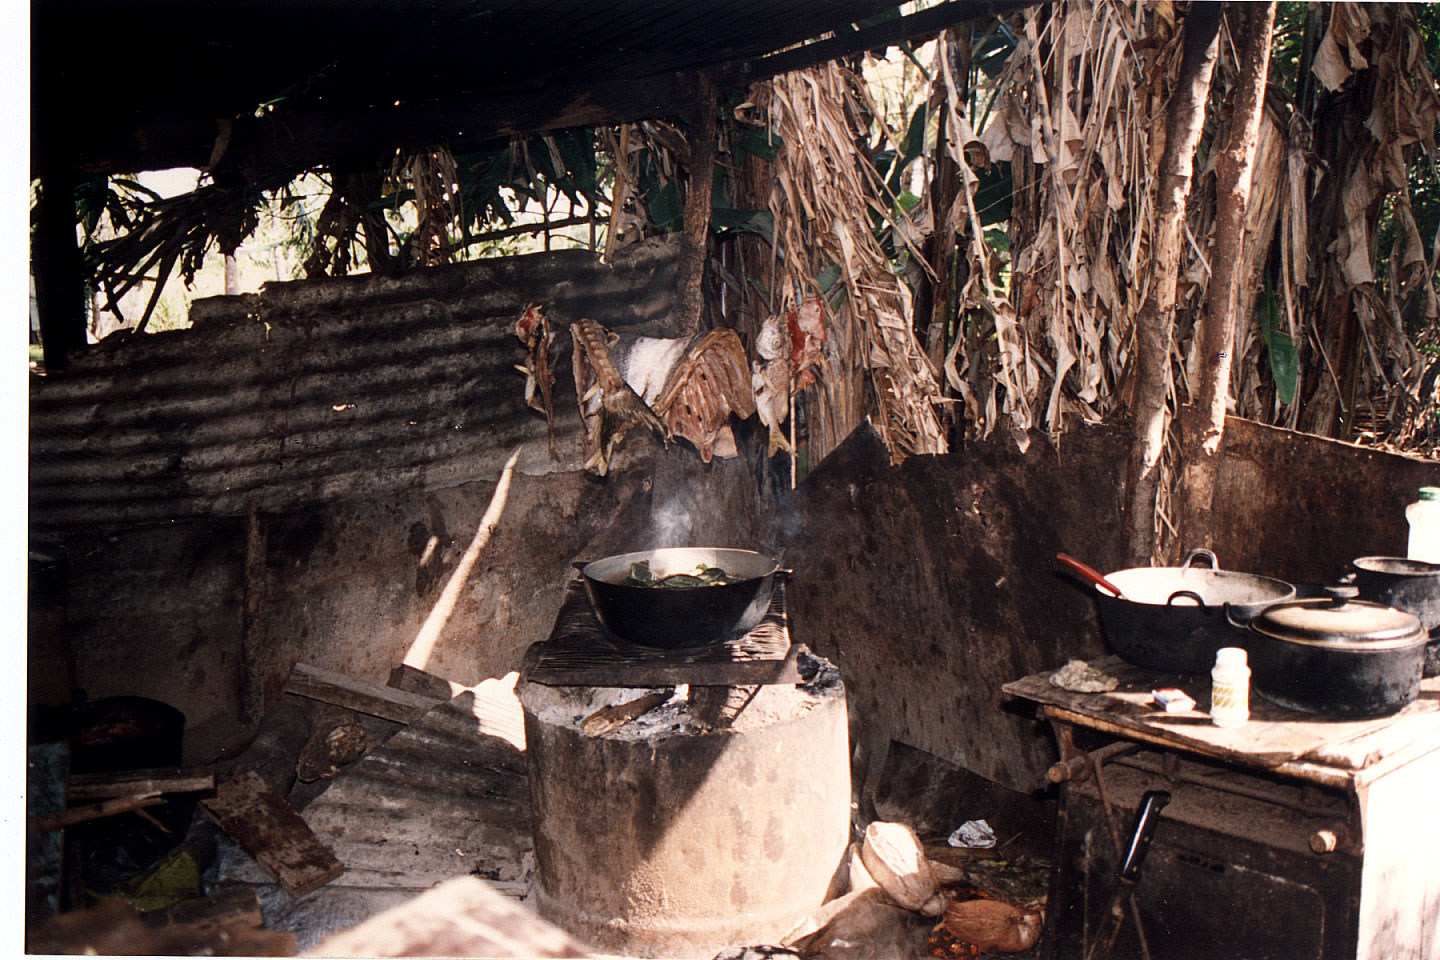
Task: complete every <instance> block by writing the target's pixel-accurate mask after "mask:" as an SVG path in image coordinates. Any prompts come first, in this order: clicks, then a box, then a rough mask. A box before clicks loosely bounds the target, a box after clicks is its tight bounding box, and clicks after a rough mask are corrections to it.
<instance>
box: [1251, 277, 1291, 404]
mask: <svg viewBox="0 0 1440 960" xmlns="http://www.w3.org/2000/svg"><path fill="white" fill-rule="evenodd" d="M1260 322H1261V331H1262V333H1263V334H1264V337H1265V347H1266V352H1267V353H1269V355H1270V376H1271V377H1272V378H1273V379H1274V381H1275V396H1276V397H1277V398H1278V399H1279V400H1280V402H1281V403H1282V404H1291V403H1294V402H1295V389H1296V387H1297V386H1298V384H1299V381H1300V355H1299V353H1298V352H1297V351H1296V349H1295V341H1293V340H1291V339H1290V334H1288V333H1286V332H1285V331H1284V330H1282V329H1280V318H1279V314H1278V310H1277V308H1276V305H1275V290H1274V287H1273V286H1272V285H1271V283H1270V275H1269V274H1268V273H1267V274H1266V275H1265V295H1264V297H1263V298H1262V300H1261V304H1260Z"/></svg>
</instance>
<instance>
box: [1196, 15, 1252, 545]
mask: <svg viewBox="0 0 1440 960" xmlns="http://www.w3.org/2000/svg"><path fill="white" fill-rule="evenodd" d="M1229 15H1230V17H1231V24H1232V28H1233V27H1238V26H1241V25H1242V24H1243V29H1239V30H1233V29H1232V33H1239V34H1241V41H1240V42H1241V47H1240V50H1239V64H1240V73H1239V80H1238V82H1237V83H1236V87H1235V101H1234V110H1233V112H1232V120H1231V127H1230V137H1229V140H1228V141H1227V143H1226V145H1225V149H1224V150H1223V151H1221V153H1220V154H1219V155H1218V156H1217V157H1216V159H1215V181H1216V184H1215V195H1216V217H1215V246H1214V253H1213V255H1212V256H1211V259H1210V283H1209V285H1208V286H1207V287H1206V290H1205V307H1204V310H1203V311H1202V313H1201V317H1200V330H1199V338H1200V344H1201V346H1200V365H1199V370H1198V376H1197V379H1198V391H1197V396H1196V400H1195V405H1194V407H1192V408H1191V409H1190V410H1188V411H1186V415H1185V416H1183V417H1182V421H1181V437H1182V439H1181V444H1182V446H1181V452H1182V457H1183V466H1182V468H1181V475H1180V478H1181V479H1180V484H1179V486H1178V488H1177V492H1178V493H1179V496H1178V498H1177V499H1178V500H1179V501H1180V530H1181V531H1183V533H1184V537H1185V545H1186V546H1188V547H1197V546H1207V547H1208V546H1210V542H1209V532H1208V531H1209V530H1210V524H1209V517H1210V510H1211V507H1212V505H1213V503H1214V499H1215V475H1216V472H1217V471H1218V468H1219V465H1220V457H1219V454H1220V441H1221V440H1222V439H1223V438H1224V436H1225V410H1226V404H1227V401H1228V399H1229V396H1230V366H1231V360H1232V357H1231V353H1232V352H1233V346H1232V345H1233V344H1234V342H1235V324H1236V321H1237V317H1236V314H1237V310H1236V303H1237V301H1238V299H1239V287H1240V282H1239V281H1240V276H1241V271H1242V265H1243V262H1244V256H1243V254H1244V247H1245V243H1246V240H1247V238H1246V236H1245V219H1246V216H1247V214H1248V212H1249V210H1248V206H1249V197H1250V185H1251V174H1252V173H1253V171H1254V166H1255V148H1256V144H1257V142H1258V141H1259V137H1260V117H1261V113H1262V109H1263V104H1264V97H1265V82H1266V77H1267V74H1268V72H1269V66H1270V36H1271V34H1272V33H1273V32H1274V28H1275V3H1274V0H1271V2H1269V3H1260V4H1254V5H1250V4H1241V5H1235V6H1232V7H1230V9H1229ZM1237 21H1238V22H1237Z"/></svg>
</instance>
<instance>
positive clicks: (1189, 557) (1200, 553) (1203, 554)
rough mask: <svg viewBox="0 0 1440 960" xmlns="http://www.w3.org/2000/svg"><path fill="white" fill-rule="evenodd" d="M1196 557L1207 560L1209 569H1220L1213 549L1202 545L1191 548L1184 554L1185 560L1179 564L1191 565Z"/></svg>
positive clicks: (1183, 565)
mask: <svg viewBox="0 0 1440 960" xmlns="http://www.w3.org/2000/svg"><path fill="white" fill-rule="evenodd" d="M1196 559H1202V560H1209V561H1210V569H1211V570H1219V569H1220V561H1219V560H1217V559H1215V551H1214V550H1206V549H1205V548H1204V547H1196V548H1195V549H1194V550H1191V551H1190V552H1189V553H1187V554H1185V562H1184V563H1182V564H1181V566H1182V567H1190V566H1193V565H1194V563H1195V561H1196Z"/></svg>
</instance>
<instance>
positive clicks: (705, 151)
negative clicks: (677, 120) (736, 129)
mask: <svg viewBox="0 0 1440 960" xmlns="http://www.w3.org/2000/svg"><path fill="white" fill-rule="evenodd" d="M715 109H716V97H715V87H714V85H713V84H712V83H711V82H710V78H709V77H707V76H705V74H703V73H702V74H701V75H700V103H699V105H698V106H697V108H696V116H695V122H694V124H693V125H692V126H691V128H690V129H691V134H690V163H689V173H690V187H689V192H688V193H686V195H685V228H684V231H683V233H682V240H681V246H680V263H679V267H678V269H677V270H676V274H675V285H676V287H677V288H678V289H677V292H678V294H679V299H678V302H677V305H676V306H677V312H678V313H679V315H680V329H681V331H682V332H684V333H686V334H696V333H699V332H700V331H701V330H703V329H704V326H705V324H704V319H705V256H706V252H707V249H708V247H709V242H708V241H709V238H710V194H711V188H712V186H713V183H714V179H715V138H716V136H717V130H716V122H715Z"/></svg>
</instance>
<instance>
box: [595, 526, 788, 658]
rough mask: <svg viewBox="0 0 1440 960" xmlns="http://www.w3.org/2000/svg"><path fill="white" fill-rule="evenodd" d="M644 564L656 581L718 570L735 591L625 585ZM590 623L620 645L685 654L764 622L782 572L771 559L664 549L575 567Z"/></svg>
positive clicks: (728, 551)
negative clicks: (592, 615) (601, 626)
mask: <svg viewBox="0 0 1440 960" xmlns="http://www.w3.org/2000/svg"><path fill="white" fill-rule="evenodd" d="M642 561H644V562H646V563H648V564H649V567H650V572H651V573H652V574H653V575H654V576H655V577H656V578H659V577H667V576H670V575H672V574H677V573H694V572H695V569H696V567H697V566H700V565H704V566H707V567H719V568H720V569H721V570H724V571H725V572H726V573H727V574H729V575H730V576H731V577H735V578H738V579H737V580H736V581H735V582H733V583H725V584H717V585H713V586H703V587H665V588H661V587H636V586H625V585H623V584H622V583H621V581H622V580H624V579H626V577H628V576H629V574H630V567H631V565H632V564H635V563H640V562H642ZM576 566H577V567H579V569H580V574H581V577H582V578H583V580H584V583H585V592H586V593H587V594H588V595H589V597H590V605H591V606H592V607H594V608H595V615H596V616H597V617H599V619H600V622H601V623H602V624H604V625H605V627H606V628H607V629H609V630H610V632H612V633H614V634H615V635H616V636H618V637H620V638H621V639H623V640H628V641H630V642H631V643H638V644H640V645H642V646H648V647H664V648H682V647H698V646H706V645H709V644H712V643H723V642H725V641H726V640H731V639H734V638H736V637H739V636H742V635H744V634H745V633H747V632H749V631H750V630H752V629H754V627H755V626H756V625H757V624H758V623H759V622H760V621H761V620H762V619H764V617H765V612H766V611H767V610H769V609H770V598H771V595H772V594H773V593H774V590H775V581H776V578H777V577H778V576H780V575H781V574H782V573H785V572H788V571H782V570H781V569H780V564H779V562H778V561H776V560H775V558H773V557H767V556H766V555H765V554H763V553H756V552H755V551H754V550H736V549H728V548H722V547H666V548H664V549H660V550H640V551H636V552H634V553H621V554H616V555H615V556H613V557H605V558H603V559H600V560H594V561H591V562H588V563H577V564H576Z"/></svg>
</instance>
